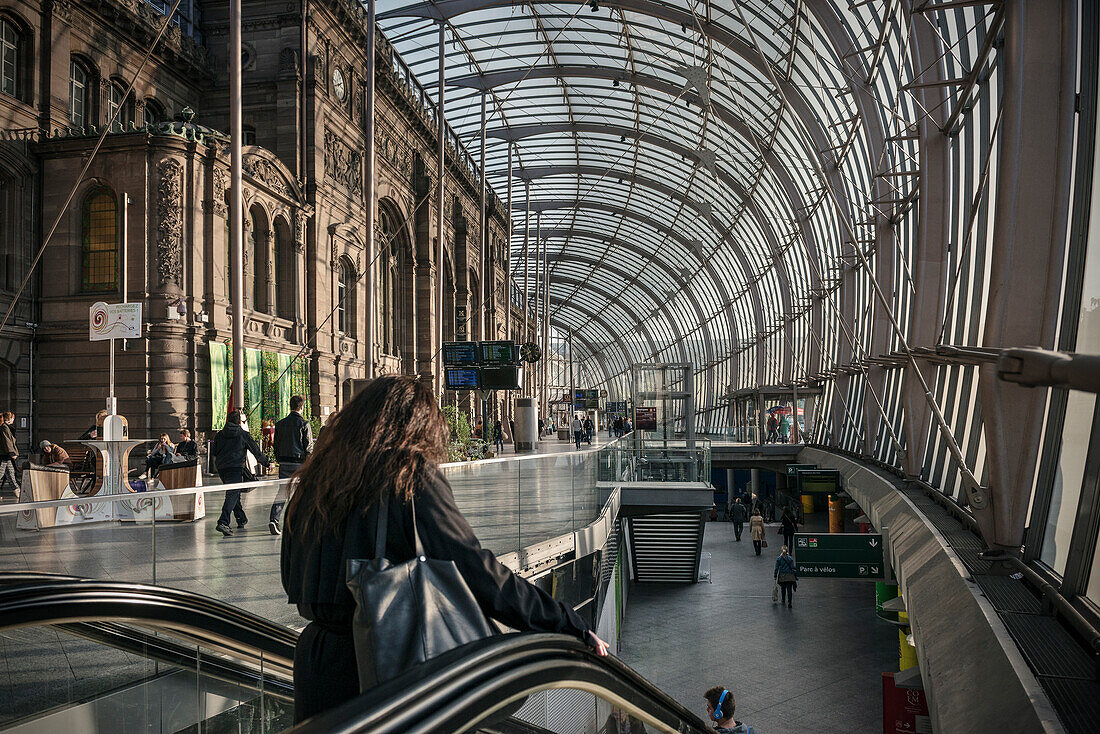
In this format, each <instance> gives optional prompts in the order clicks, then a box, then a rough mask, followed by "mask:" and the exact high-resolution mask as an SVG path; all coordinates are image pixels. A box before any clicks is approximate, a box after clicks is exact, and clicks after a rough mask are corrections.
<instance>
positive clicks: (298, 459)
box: [267, 395, 313, 535]
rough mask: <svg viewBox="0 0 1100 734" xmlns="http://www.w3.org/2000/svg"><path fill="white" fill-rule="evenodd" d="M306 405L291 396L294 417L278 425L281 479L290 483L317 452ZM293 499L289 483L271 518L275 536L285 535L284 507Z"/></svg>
mask: <svg viewBox="0 0 1100 734" xmlns="http://www.w3.org/2000/svg"><path fill="white" fill-rule="evenodd" d="M305 402H306V401H305V399H304V398H302V396H301V395H291V396H290V413H289V414H288V415H287V417H286V418H283V419H282V420H281V421H279V422H278V423H276V424H275V460H276V461H277V462H279V479H289V478H290V477H291V476H292V475H293V474H294V472H296V471H298V469H299V467H301V466H302V462H304V461H305V460H306V456H308V455H309V452H311V451H313V428H312V427H310V425H309V421H307V420H306V419H305V418H303V417H302V406H303V405H305ZM289 497H290V484H289V482H288V483H287V484H285V485H283V486H282V487H279V491H278V492H276V493H275V501H274V502H272V503H271V518H270V519H269V520H268V523H267V529H268V530H269V531H271V534H272V535H279V534H280V533H281V532H282V528H281V527H280V523H281V522H282V517H283V506H284V505H285V504H286V501H287V498H289Z"/></svg>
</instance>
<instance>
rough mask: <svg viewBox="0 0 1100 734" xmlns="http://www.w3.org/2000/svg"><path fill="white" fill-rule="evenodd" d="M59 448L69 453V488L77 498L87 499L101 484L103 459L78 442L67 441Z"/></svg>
mask: <svg viewBox="0 0 1100 734" xmlns="http://www.w3.org/2000/svg"><path fill="white" fill-rule="evenodd" d="M61 448H63V449H65V451H67V452H68V453H69V458H70V459H72V462H73V463H72V468H71V469H70V470H69V486H70V487H72V490H73V494H75V495H76V496H77V497H88V496H90V495H93V494H95V493H96V492H98V491H99V487H100V485H101V484H102V483H103V481H102V480H103V458H102V457H101V456H100V455H99V452H98V451H96V450H94V449H91V448H88V447H87V446H85V445H84V444H82V443H80V442H79V441H67V442H66V443H63V444H61Z"/></svg>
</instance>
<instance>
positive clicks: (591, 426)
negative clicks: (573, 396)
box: [584, 415, 596, 444]
mask: <svg viewBox="0 0 1100 734" xmlns="http://www.w3.org/2000/svg"><path fill="white" fill-rule="evenodd" d="M595 433H596V424H595V423H593V422H592V418H591V416H587V415H586V416H585V417H584V441H585V443H587V444H591V443H592V436H593V435H595Z"/></svg>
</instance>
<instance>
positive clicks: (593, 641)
mask: <svg viewBox="0 0 1100 734" xmlns="http://www.w3.org/2000/svg"><path fill="white" fill-rule="evenodd" d="M585 642H586V643H587V644H588V646H589V647H591V648H592V650H593V652H595V653H596V654H597V655H599V656H600V657H601V658H604V657H607V651H608V650H609V649H610V647H611V646H610V645H608V644H607V643H606V642H604V641H603V640H601V639H600V638H599V637H598V636H597V635H596V633H595V632H593V631H592V630H588V636H587V637H586V639H585Z"/></svg>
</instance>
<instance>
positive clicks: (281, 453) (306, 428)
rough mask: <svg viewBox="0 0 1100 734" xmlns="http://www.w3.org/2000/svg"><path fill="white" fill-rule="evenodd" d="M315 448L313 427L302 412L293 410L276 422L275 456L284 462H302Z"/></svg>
mask: <svg viewBox="0 0 1100 734" xmlns="http://www.w3.org/2000/svg"><path fill="white" fill-rule="evenodd" d="M312 450H313V429H312V428H311V427H310V425H309V421H307V420H306V419H305V418H303V417H302V415H301V414H300V413H295V412H294V411H291V412H290V414H289V415H287V417H286V418H283V419H282V420H281V421H279V422H277V423H276V424H275V458H276V459H277V460H278V461H280V462H282V463H291V464H301V463H302V462H303V461H305V460H306V456H308V455H309V452H310V451H312Z"/></svg>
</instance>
